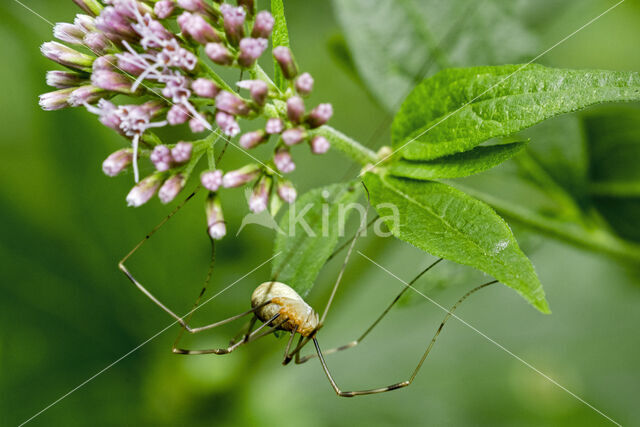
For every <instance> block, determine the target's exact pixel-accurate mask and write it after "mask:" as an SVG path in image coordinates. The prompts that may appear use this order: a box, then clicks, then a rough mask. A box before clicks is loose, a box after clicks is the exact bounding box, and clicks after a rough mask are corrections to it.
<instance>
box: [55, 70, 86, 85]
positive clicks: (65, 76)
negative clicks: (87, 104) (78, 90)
mask: <svg viewBox="0 0 640 427" xmlns="http://www.w3.org/2000/svg"><path fill="white" fill-rule="evenodd" d="M84 83H87V79H86V77H84V76H83V75H81V74H78V73H74V72H73V71H48V72H47V85H49V86H51V87H55V88H58V89H65V88H68V87H76V86H80V85H82V84H84Z"/></svg>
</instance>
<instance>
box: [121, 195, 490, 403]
mask: <svg viewBox="0 0 640 427" xmlns="http://www.w3.org/2000/svg"><path fill="white" fill-rule="evenodd" d="M197 191H198V189H196V190H195V191H194V192H193V193H191V195H189V196H188V197H187V198H186V199H185V200H184V202H182V203H181V204H180V205H179V206H177V207H176V208H175V209H174V210H173V211H172V212H171V213H170V214H169V215H168V216H167V217H166V218H165V219H164V220H162V221H161V222H160V223H159V224H158V225H157V226H156V227H155V228H154V229H153V230H151V232H149V234H147V235H146V236H145V237H144V239H142V240H141V241H140V242H139V243H138V244H137V245H136V246H135V247H134V248H133V249H132V250H131V251H130V252H129V253H128V254H127V255H126V256H125V257H124V258H123V259H122V260H121V261H120V262H119V263H118V267H119V268H120V270H122V272H123V273H124V274H125V275H126V276H127V278H129V280H130V281H131V282H132V283H133V284H134V285H135V286H136V287H137V288H138V289H139V290H140V291H142V293H144V294H145V295H146V296H147V297H148V298H149V299H151V301H153V302H154V303H155V304H156V305H158V306H159V307H160V308H162V309H163V310H164V311H165V312H167V313H169V315H171V317H173V318H174V319H175V320H176V321H177V322H178V323H179V324H180V325H181V326H182V328H183V329H182V331H181V332H180V334H179V335H178V337H177V339H176V341H175V343H174V345H173V352H174V353H176V354H185V355H197V354H228V353H231V352H232V351H234V350H235V349H237V348H238V347H240V346H242V345H244V344H247V343H250V342H253V341H256V340H258V339H260V338H262V337H265V336H267V335H270V334H272V333H274V332H276V331H278V330H280V331H286V332H289V333H290V337H289V340H288V342H287V346H286V348H285V352H284V358H283V361H282V364H283V365H287V364H289V363H290V362H291V361H292V360H295V363H296V364H301V363H305V362H307V361H308V360H310V359H312V358H315V357H317V358H318V359H319V360H320V364H321V366H322V369H323V370H324V373H325V374H326V376H327V378H328V380H329V382H330V383H331V387H333V389H334V391H335V392H336V394H337V395H338V396H342V397H353V396H360V395H365V394H375V393H384V392H387V391H391V390H396V389H399V388H403V387H406V386H408V385H410V384H411V383H412V382H413V380H414V379H415V377H416V375H417V374H418V371H419V370H420V368H421V367H422V365H423V363H424V361H425V359H426V358H427V356H428V355H429V352H430V351H431V349H432V348H433V345H434V343H435V341H436V339H437V338H438V335H440V332H441V331H442V328H443V327H444V325H445V323H446V322H447V320H448V319H449V318H450V317H451V315H452V313H453V312H454V311H455V310H456V309H457V308H458V306H459V305H460V304H461V303H462V301H464V300H465V299H466V298H467V297H469V296H470V295H471V294H473V293H475V292H477V291H479V290H480V289H482V288H485V287H487V286H489V285H492V284H494V283H497V282H498V281H497V280H493V281H490V282H487V283H484V284H482V285H480V286H477V287H475V288H473V289H472V290H470V291H469V292H467V293H466V294H465V295H463V296H462V298H460V299H459V300H458V301H457V302H456V303H455V304H454V305H453V306H452V307H451V309H450V310H449V312H448V313H447V314H446V315H445V317H444V319H443V320H442V322H441V323H440V326H439V327H438V329H437V330H436V332H435V334H434V336H433V338H432V339H431V341H430V342H429V345H428V346H427V349H426V350H425V352H424V353H423V355H422V357H421V358H420V361H419V362H418V365H417V366H416V367H415V369H414V371H413V373H412V374H411V376H410V377H409V379H408V380H405V381H402V382H399V383H395V384H391V385H389V386H386V387H380V388H374V389H368V390H358V391H342V390H341V389H340V387H338V385H337V383H336V382H335V380H334V379H333V376H332V375H331V372H330V371H329V368H328V366H327V363H326V361H325V359H324V355H327V354H331V353H336V352H338V351H342V350H347V349H349V348H353V347H355V346H356V345H358V344H360V343H361V342H362V341H363V340H364V338H365V337H366V336H367V335H368V334H369V333H370V332H371V331H372V330H373V328H374V327H375V326H376V325H377V324H378V323H379V322H380V321H381V320H382V319H383V318H384V316H386V314H387V313H388V312H389V311H390V310H391V308H392V307H393V306H394V304H395V303H396V302H398V300H399V299H400V297H402V295H403V294H404V293H405V292H406V291H407V289H410V288H411V287H412V285H413V284H414V283H415V282H416V281H417V280H418V279H420V277H422V276H423V275H424V274H425V273H426V272H427V271H429V270H430V269H431V268H433V267H435V266H436V265H437V264H438V263H439V262H441V261H442V258H439V259H438V260H436V261H434V262H433V263H431V264H430V265H429V266H428V267H427V268H425V269H424V270H422V271H421V272H420V273H419V274H418V275H417V276H416V277H414V278H413V280H411V282H409V283H408V284H407V285H406V286H405V287H404V288H403V289H402V290H401V291H400V293H399V294H398V295H397V296H396V297H395V298H394V300H393V301H392V302H391V304H389V305H388V306H387V308H386V309H385V310H384V311H383V312H382V314H381V315H380V316H378V318H376V320H375V321H374V322H373V323H372V324H371V326H369V328H367V330H365V332H364V333H363V334H362V335H360V337H359V338H358V339H356V340H354V341H351V342H349V343H347V344H345V345H342V346H340V347H336V348H332V349H330V350H327V351H325V352H323V351H322V350H321V349H320V344H319V343H318V339H317V338H316V335H317V333H318V331H319V330H320V329H321V328H322V326H323V325H324V321H325V319H326V316H327V313H328V311H329V308H330V307H331V303H332V301H333V298H334V297H335V295H336V292H337V290H338V287H339V286H340V282H341V280H342V276H343V274H344V271H345V268H346V266H347V263H348V261H349V258H350V257H351V253H352V252H353V248H354V246H355V243H356V240H357V238H358V237H359V235H360V234H361V232H362V231H363V230H364V229H365V228H366V227H368V226H369V225H371V223H372V222H373V221H372V222H370V223H369V225H367V226H362V227H361V228H360V229H359V230H358V231H357V232H356V234H355V235H354V236H353V237H352V238H351V239H350V240H349V241H347V243H346V244H344V245H343V246H341V247H340V248H338V249H337V250H336V251H334V252H333V254H332V255H331V256H330V257H329V259H331V258H333V257H334V256H335V255H337V254H338V253H339V252H340V251H341V250H343V249H344V248H345V247H347V246H348V247H349V249H348V251H347V255H346V256H345V259H344V262H343V264H342V267H341V269H340V272H339V274H338V277H337V279H336V282H335V284H334V285H333V289H332V291H331V294H330V296H329V299H328V301H327V304H326V305H325V308H324V310H323V312H322V316H318V313H317V312H316V311H315V310H314V309H313V308H312V307H311V306H310V305H309V304H307V302H306V301H305V300H304V299H303V298H302V297H301V296H300V295H299V294H298V293H297V292H296V291H295V290H294V289H292V288H291V287H289V286H288V285H286V284H284V283H281V282H278V281H277V276H278V274H276V275H275V276H274V277H273V278H272V279H271V280H270V281H268V282H264V283H262V284H260V285H259V286H258V287H257V288H256V289H255V290H254V291H253V294H252V295H251V309H250V310H247V311H245V312H243V313H240V314H237V315H235V316H231V317H229V318H228V319H224V320H220V321H218V322H215V323H211V324H208V325H205V326H200V327H192V326H190V325H189V324H188V322H189V320H190V317H191V315H192V314H193V312H194V311H195V310H196V309H197V307H198V304H199V303H200V300H201V298H202V296H203V295H204V293H205V291H206V288H207V285H208V283H209V281H210V279H211V275H212V271H213V263H214V259H215V246H214V244H213V240H212V258H211V265H210V267H209V272H208V274H207V278H206V280H205V285H204V287H203V288H202V291H201V292H200V295H199V296H198V298H197V300H196V302H195V304H194V307H193V309H192V310H191V311H190V312H189V314H188V315H187V316H185V317H187V319H186V320H185V319H184V318H183V317H181V316H178V315H177V314H176V313H174V312H173V311H172V310H171V309H169V308H168V307H167V306H166V305H164V304H163V303H162V302H160V300H158V299H157V298H156V297H155V296H153V294H152V293H151V292H149V291H148V290H147V289H146V288H145V287H144V286H142V284H141V283H140V282H138V280H137V279H136V278H135V277H133V275H132V274H131V273H130V272H129V270H128V269H127V267H126V266H125V262H126V261H127V260H128V259H129V258H130V257H131V256H132V255H133V254H134V253H135V252H136V251H137V250H138V249H139V248H140V247H141V246H142V245H143V244H144V243H145V242H146V241H147V240H149V238H151V236H153V234H155V232H156V231H158V229H159V228H160V227H162V226H163V225H164V224H165V223H166V222H167V221H168V220H169V219H170V218H171V217H172V216H173V215H175V214H176V212H177V211H178V210H179V209H180V208H181V207H182V206H184V205H185V204H186V203H187V202H188V201H189V200H190V199H191V198H192V197H193V196H195V194H196V192H197ZM374 220H375V219H374ZM249 315H251V319H250V320H249V322H248V326H246V330H245V332H244V333H241V334H238V335H237V336H236V337H234V338H233V339H232V340H231V342H230V343H229V346H228V347H226V348H214V349H202V350H189V349H183V348H180V347H178V342H179V341H180V339H181V337H182V334H183V333H184V331H187V332H189V333H192V334H196V333H199V332H203V331H207V330H210V329H213V328H215V327H217V326H221V325H224V324H227V323H230V322H233V321H235V320H238V319H241V318H243V317H245V316H249ZM258 320H260V321H261V322H262V325H260V326H259V327H257V328H256V329H255V330H253V328H254V326H255V324H256V322H257V321H258ZM244 329H245V328H243V330H244ZM296 334H298V335H299V340H298V343H297V345H296V347H295V348H294V349H293V350H292V351H290V350H291V346H292V343H293V340H294V338H295V335H296ZM240 336H241V337H242V338H241V339H240V338H239V337H240ZM310 341H313V345H314V347H315V350H316V353H315V354H310V355H307V356H304V357H301V356H300V351H301V350H302V349H303V348H304V347H305V346H306V345H307V344H308V343H309V342H310Z"/></svg>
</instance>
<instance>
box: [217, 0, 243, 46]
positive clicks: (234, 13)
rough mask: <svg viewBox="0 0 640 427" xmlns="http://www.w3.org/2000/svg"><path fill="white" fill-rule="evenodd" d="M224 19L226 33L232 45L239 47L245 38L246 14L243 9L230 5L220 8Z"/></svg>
mask: <svg viewBox="0 0 640 427" xmlns="http://www.w3.org/2000/svg"><path fill="white" fill-rule="evenodd" d="M220 12H221V13H222V19H223V20H224V32H225V33H226V34H227V37H228V39H229V41H230V42H231V43H233V44H234V45H237V44H238V42H239V41H240V39H241V38H242V37H243V36H244V20H245V17H246V12H245V10H244V8H242V7H233V6H231V5H230V4H226V3H224V4H222V5H221V6H220Z"/></svg>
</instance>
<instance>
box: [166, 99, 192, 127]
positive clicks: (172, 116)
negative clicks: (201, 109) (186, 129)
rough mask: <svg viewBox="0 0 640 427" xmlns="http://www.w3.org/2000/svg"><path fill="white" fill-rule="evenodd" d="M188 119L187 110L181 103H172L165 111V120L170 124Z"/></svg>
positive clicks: (177, 123)
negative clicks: (166, 111)
mask: <svg viewBox="0 0 640 427" xmlns="http://www.w3.org/2000/svg"><path fill="white" fill-rule="evenodd" d="M187 120H189V110H187V109H186V107H185V106H184V105H182V104H174V105H173V106H172V107H171V108H170V109H169V112H168V113H167V121H168V122H169V124H170V125H171V126H176V125H181V124H182V123H184V122H186V121H187Z"/></svg>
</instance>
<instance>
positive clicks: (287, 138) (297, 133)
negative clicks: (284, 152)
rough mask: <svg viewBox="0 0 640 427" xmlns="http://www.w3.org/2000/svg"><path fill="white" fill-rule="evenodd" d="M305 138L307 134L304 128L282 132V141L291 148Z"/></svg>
mask: <svg viewBox="0 0 640 427" xmlns="http://www.w3.org/2000/svg"><path fill="white" fill-rule="evenodd" d="M305 137H306V134H305V131H304V129H302V128H292V129H287V130H285V131H284V132H282V140H283V141H284V143H285V144H287V145H289V146H292V145H296V144H300V143H301V142H302V141H303V140H304V138H305Z"/></svg>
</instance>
